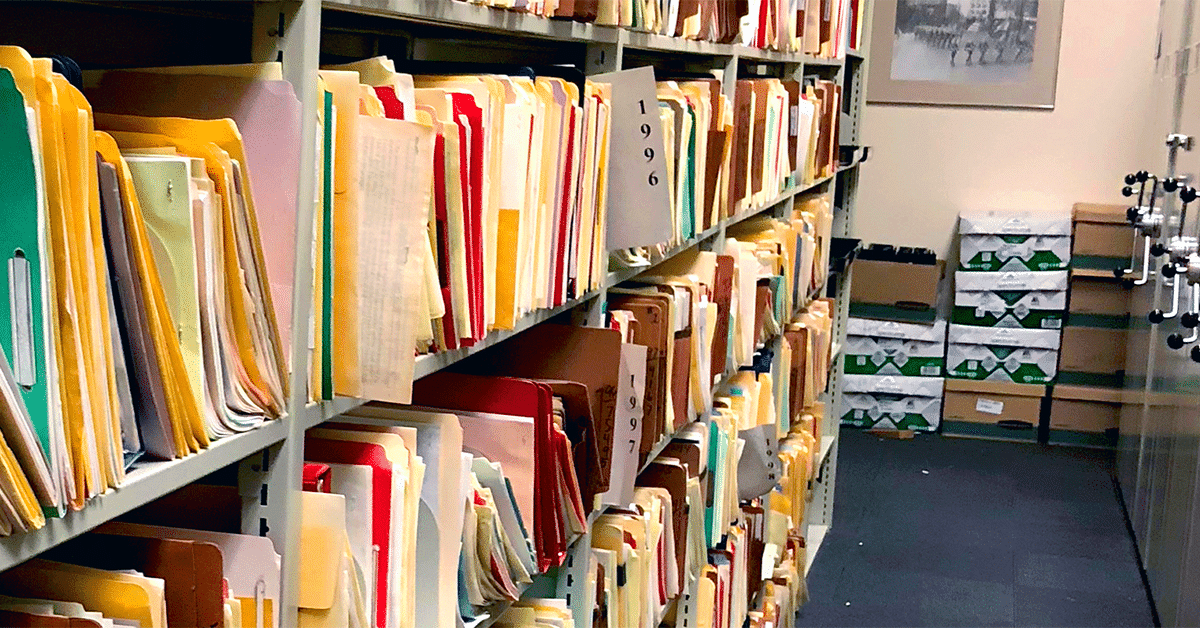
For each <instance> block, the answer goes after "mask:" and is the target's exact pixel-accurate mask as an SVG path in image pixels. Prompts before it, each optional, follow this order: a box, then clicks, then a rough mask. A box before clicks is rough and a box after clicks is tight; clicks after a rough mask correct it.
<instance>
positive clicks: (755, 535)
mask: <svg viewBox="0 0 1200 628" xmlns="http://www.w3.org/2000/svg"><path fill="white" fill-rule="evenodd" d="M742 515H743V516H744V517H745V519H746V548H745V549H746V603H747V604H753V602H754V595H755V593H757V592H758V590H759V588H760V587H762V567H763V564H762V561H763V552H765V551H766V547H765V543H763V538H762V534H761V532H762V530H763V528H765V527H766V513H765V512H764V511H763V508H762V506H755V505H746V506H742Z"/></svg>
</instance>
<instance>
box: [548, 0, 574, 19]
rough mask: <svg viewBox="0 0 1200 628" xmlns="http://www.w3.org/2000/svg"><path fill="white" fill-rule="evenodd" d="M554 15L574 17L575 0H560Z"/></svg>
mask: <svg viewBox="0 0 1200 628" xmlns="http://www.w3.org/2000/svg"><path fill="white" fill-rule="evenodd" d="M552 17H562V18H566V19H574V18H575V0H558V8H557V9H555V10H554V15H553V16H552Z"/></svg>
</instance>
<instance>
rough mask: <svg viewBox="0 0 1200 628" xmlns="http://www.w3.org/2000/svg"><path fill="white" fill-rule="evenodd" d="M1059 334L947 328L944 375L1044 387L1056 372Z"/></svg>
mask: <svg viewBox="0 0 1200 628" xmlns="http://www.w3.org/2000/svg"><path fill="white" fill-rule="evenodd" d="M1059 342H1060V332H1059V331H1058V330H1052V329H1012V328H1006V327H1000V328H993V327H971V326H968V325H950V333H949V336H948V338H947V345H946V375H947V377H954V378H958V379H975V380H986V381H993V382H1014V383H1017V384H1048V383H1050V382H1053V381H1054V376H1055V375H1056V374H1057V370H1058V346H1059Z"/></svg>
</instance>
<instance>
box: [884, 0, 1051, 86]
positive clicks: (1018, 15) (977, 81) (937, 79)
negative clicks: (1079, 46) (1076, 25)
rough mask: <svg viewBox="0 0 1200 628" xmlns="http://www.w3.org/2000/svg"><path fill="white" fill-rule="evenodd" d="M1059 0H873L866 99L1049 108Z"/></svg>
mask: <svg viewBox="0 0 1200 628" xmlns="http://www.w3.org/2000/svg"><path fill="white" fill-rule="evenodd" d="M1063 3H1064V0H881V1H879V2H875V3H874V6H875V9H874V10H875V12H874V15H873V21H872V24H873V28H872V33H871V58H872V63H871V64H870V68H869V70H868V72H869V75H868V77H867V80H868V87H867V102H868V103H873V104H911V105H948V106H966V107H1019V108H1035V109H1053V108H1054V97H1055V89H1056V86H1057V82H1058V59H1059V43H1060V38H1061V34H1062V15H1063ZM981 61H982V62H981Z"/></svg>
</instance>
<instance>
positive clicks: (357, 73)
mask: <svg viewBox="0 0 1200 628" xmlns="http://www.w3.org/2000/svg"><path fill="white" fill-rule="evenodd" d="M521 70H522V69H521V68H517V67H514V68H513V72H514V74H517V73H518V72H519V71H521ZM578 78H579V80H578V81H574V80H566V79H563V78H558V77H554V76H538V77H536V78H530V77H528V76H526V75H514V76H508V75H497V74H486V75H445V76H429V75H416V76H414V75H409V74H403V73H398V72H396V71H395V64H394V63H393V62H392V61H391V60H390V59H387V58H385V57H377V58H373V59H367V60H364V61H360V62H355V63H351V64H346V65H340V66H331V67H328V68H326V69H324V70H322V71H321V81H320V83H321V89H322V96H323V101H324V103H325V107H324V110H323V117H322V125H321V129H320V130H321V136H322V138H323V141H322V143H321V144H322V150H321V151H320V152H321V156H320V160H321V163H320V164H319V165H320V167H319V168H318V169H319V171H320V172H321V173H322V176H321V178H320V187H321V190H322V194H320V195H319V196H320V197H321V200H320V201H319V203H318V208H319V210H320V211H318V212H317V216H318V222H319V225H318V229H317V237H316V240H317V242H316V243H315V244H316V248H315V250H316V251H317V252H318V254H317V257H318V263H317V264H316V265H315V266H316V268H317V269H318V270H317V272H316V273H315V277H314V281H315V285H314V289H315V294H317V295H318V298H317V302H318V305H319V307H317V308H316V310H317V311H316V312H315V315H314V318H315V322H316V323H317V324H316V325H315V326H316V328H317V329H318V330H319V333H317V334H316V337H315V338H314V340H313V346H314V351H313V366H312V372H313V378H312V380H313V389H314V394H313V397H314V398H315V397H316V396H317V395H318V393H319V395H320V396H321V397H323V398H331V397H332V396H333V395H334V394H338V395H346V396H353V397H359V398H365V399H372V400H379V401H388V402H394V403H408V402H409V401H410V399H411V394H412V391H411V383H412V376H413V369H414V357H413V356H414V355H415V354H422V353H432V352H437V351H446V350H453V349H458V348H462V347H470V346H472V345H474V344H476V343H477V342H479V341H480V340H481V339H483V338H484V336H486V335H487V334H488V333H489V332H490V331H492V330H496V329H512V328H513V326H514V325H515V324H516V321H517V320H518V319H520V318H521V317H522V316H524V315H525V314H528V313H529V312H532V311H533V310H535V309H539V308H550V307H555V306H558V305H561V304H563V303H565V302H567V301H568V300H569V299H572V298H575V297H577V296H579V295H581V294H583V293H585V292H587V291H590V290H593V289H595V288H597V287H599V286H600V284H601V282H602V280H603V276H604V273H605V272H607V263H608V258H607V251H606V249H605V247H604V242H605V222H606V220H605V209H606V207H607V204H608V201H607V198H606V191H607V189H608V180H607V174H606V173H607V165H608V146H609V135H610V132H611V131H610V126H611V109H612V103H611V93H610V88H609V87H608V85H607V84H605V83H602V82H596V81H591V80H583V79H582V77H578ZM385 182H386V185H385V184H384V183H385ZM335 278H336V280H335ZM335 339H337V351H334V350H333V346H334V344H335ZM414 349H415V351H414Z"/></svg>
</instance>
